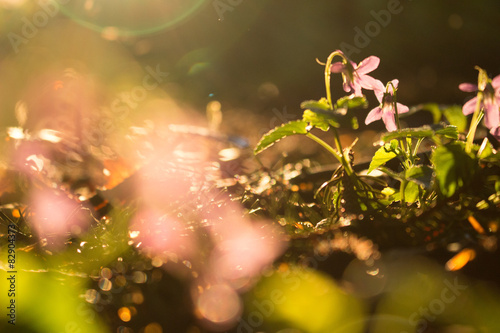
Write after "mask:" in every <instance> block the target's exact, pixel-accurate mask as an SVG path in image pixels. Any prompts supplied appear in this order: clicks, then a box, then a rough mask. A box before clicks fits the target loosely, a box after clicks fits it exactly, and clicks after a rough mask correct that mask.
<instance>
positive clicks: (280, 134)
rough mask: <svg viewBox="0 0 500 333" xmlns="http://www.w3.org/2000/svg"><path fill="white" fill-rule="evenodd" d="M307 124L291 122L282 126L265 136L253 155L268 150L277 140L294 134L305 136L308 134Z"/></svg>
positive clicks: (299, 121)
mask: <svg viewBox="0 0 500 333" xmlns="http://www.w3.org/2000/svg"><path fill="white" fill-rule="evenodd" d="M308 126H309V124H308V122H306V121H303V120H298V121H291V122H288V123H286V124H283V125H281V126H279V127H276V128H275V129H273V130H271V131H269V132H268V133H267V134H265V135H264V136H263V137H262V139H261V140H260V141H259V143H258V144H257V147H255V150H254V153H255V154H258V153H260V152H262V151H263V150H265V149H267V148H269V147H270V146H272V145H273V144H275V143H276V142H278V141H279V140H281V139H283V138H285V137H287V136H290V135H296V134H306V133H307V132H308Z"/></svg>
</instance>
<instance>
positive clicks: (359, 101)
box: [335, 95, 368, 115]
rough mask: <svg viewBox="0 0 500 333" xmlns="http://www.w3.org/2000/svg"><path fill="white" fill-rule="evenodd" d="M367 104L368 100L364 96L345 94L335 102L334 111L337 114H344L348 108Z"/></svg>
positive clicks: (364, 106)
mask: <svg viewBox="0 0 500 333" xmlns="http://www.w3.org/2000/svg"><path fill="white" fill-rule="evenodd" d="M367 106H368V102H367V101H366V97H365V96H361V97H359V96H356V97H354V96H352V95H350V96H345V97H342V98H339V99H338V100H337V102H336V103H335V111H336V113H338V114H342V115H344V114H345V113H346V112H347V110H348V109H353V108H357V107H363V108H366V107H367Z"/></svg>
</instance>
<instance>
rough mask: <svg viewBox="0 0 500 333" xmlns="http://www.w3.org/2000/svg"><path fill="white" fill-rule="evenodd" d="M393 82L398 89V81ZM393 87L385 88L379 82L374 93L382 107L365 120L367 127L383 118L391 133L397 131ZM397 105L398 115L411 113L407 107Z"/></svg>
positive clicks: (377, 108) (370, 113)
mask: <svg viewBox="0 0 500 333" xmlns="http://www.w3.org/2000/svg"><path fill="white" fill-rule="evenodd" d="M391 82H392V86H394V88H397V87H398V84H399V81H398V80H392V81H391ZM392 86H391V85H390V84H389V85H387V88H384V85H383V84H382V82H380V81H378V80H377V83H376V85H375V87H374V92H375V96H377V99H378V101H379V102H380V105H379V106H377V107H376V108H375V109H373V110H371V111H370V112H369V113H368V116H366V120H365V124H366V125H368V124H370V123H372V122H374V121H375V120H379V119H380V118H382V121H383V122H384V124H385V127H386V128H387V130H388V131H389V132H392V131H395V130H397V126H396V121H395V119H394V115H395V113H396V110H395V109H394V95H393V94H394V91H393V87H392ZM396 105H397V108H398V113H405V112H408V111H409V108H408V107H407V106H406V105H403V104H400V103H396Z"/></svg>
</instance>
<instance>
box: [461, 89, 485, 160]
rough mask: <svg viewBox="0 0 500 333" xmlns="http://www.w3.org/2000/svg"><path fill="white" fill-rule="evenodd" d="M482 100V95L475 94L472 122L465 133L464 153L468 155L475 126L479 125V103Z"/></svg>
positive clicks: (480, 93)
mask: <svg viewBox="0 0 500 333" xmlns="http://www.w3.org/2000/svg"><path fill="white" fill-rule="evenodd" d="M482 100H483V93H482V92H481V91H480V92H478V94H477V102H476V109H475V110H474V114H473V115H472V120H471V123H470V128H469V133H467V143H466V144H465V152H466V153H470V152H471V151H472V144H473V142H474V137H475V135H476V130H477V125H478V124H479V120H480V119H481V118H480V113H481V103H482Z"/></svg>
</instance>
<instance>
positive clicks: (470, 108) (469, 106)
mask: <svg viewBox="0 0 500 333" xmlns="http://www.w3.org/2000/svg"><path fill="white" fill-rule="evenodd" d="M476 102H477V97H474V98H473V99H471V100H470V101H468V102H467V103H465V104H464V107H463V108H462V112H463V113H464V115H466V116H467V115H469V114H473V113H474V110H475V109H476Z"/></svg>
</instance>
